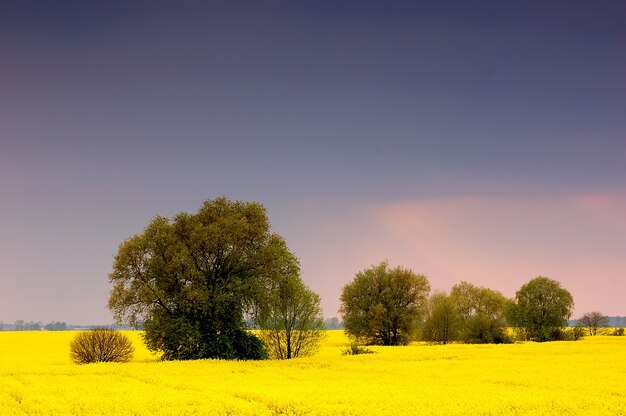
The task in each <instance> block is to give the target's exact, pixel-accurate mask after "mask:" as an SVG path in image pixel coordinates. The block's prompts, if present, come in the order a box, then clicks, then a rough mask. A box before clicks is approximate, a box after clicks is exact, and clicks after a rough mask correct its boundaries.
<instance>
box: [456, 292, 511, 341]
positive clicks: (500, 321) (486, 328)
mask: <svg viewBox="0 0 626 416" xmlns="http://www.w3.org/2000/svg"><path fill="white" fill-rule="evenodd" d="M450 297H451V298H452V299H453V301H454V302H455V305H456V308H457V310H458V311H459V316H460V321H461V322H460V339H461V340H462V341H464V342H468V343H478V344H484V343H495V344H500V343H508V342H511V340H510V339H509V337H508V336H507V334H506V325H507V324H506V319H505V311H506V310H507V308H508V307H509V305H510V303H511V300H510V299H508V298H507V297H505V296H504V295H502V293H500V292H498V291H496V290H492V289H489V288H485V287H478V286H475V285H473V284H471V283H468V282H461V283H459V284H457V285H455V286H454V287H453V288H452V291H451V292H450Z"/></svg>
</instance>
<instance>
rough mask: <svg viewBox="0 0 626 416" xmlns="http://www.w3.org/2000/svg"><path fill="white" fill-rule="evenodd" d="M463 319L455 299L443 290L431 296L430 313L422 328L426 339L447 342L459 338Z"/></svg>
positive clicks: (423, 336) (423, 337)
mask: <svg viewBox="0 0 626 416" xmlns="http://www.w3.org/2000/svg"><path fill="white" fill-rule="evenodd" d="M460 324H461V320H460V318H459V312H458V310H457V308H456V304H455V303H454V300H453V299H452V298H451V297H450V296H448V295H447V294H446V293H443V292H436V293H434V294H433V295H432V296H431V297H430V302H429V313H428V317H427V318H426V322H425V323H424V328H423V330H422V339H423V340H424V341H431V342H438V343H441V344H447V343H449V342H451V341H454V340H455V339H457V336H458V333H459V328H460Z"/></svg>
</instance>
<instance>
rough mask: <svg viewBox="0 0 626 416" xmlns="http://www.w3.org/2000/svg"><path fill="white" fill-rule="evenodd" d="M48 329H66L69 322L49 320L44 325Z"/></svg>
mask: <svg viewBox="0 0 626 416" xmlns="http://www.w3.org/2000/svg"><path fill="white" fill-rule="evenodd" d="M43 328H44V329H45V330H46V331H65V330H67V324H66V323H65V322H56V321H54V322H49V323H47V324H46V325H45V326H44V327H43Z"/></svg>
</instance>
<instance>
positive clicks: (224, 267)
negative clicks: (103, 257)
mask: <svg viewBox="0 0 626 416" xmlns="http://www.w3.org/2000/svg"><path fill="white" fill-rule="evenodd" d="M294 268H295V269H297V260H296V258H295V256H294V255H293V254H291V253H290V252H289V250H288V249H287V246H286V245H285V243H284V241H283V240H282V238H281V237H280V236H278V235H276V234H274V233H271V232H270V226H269V221H268V219H267V215H266V212H265V209H264V208H263V206H261V205H260V204H258V203H244V202H231V201H229V200H227V199H226V198H218V199H215V200H209V201H205V202H204V204H203V205H202V206H201V207H200V209H199V210H198V212H197V213H195V214H189V213H180V214H178V215H176V216H175V217H174V218H173V220H169V219H167V218H164V217H156V218H155V219H154V220H152V222H151V223H150V224H149V225H148V226H147V227H146V229H145V230H144V232H143V233H141V234H138V235H135V236H133V237H131V238H129V239H128V240H126V241H124V242H123V243H122V244H121V245H120V247H119V251H118V253H117V255H116V256H115V262H114V265H113V271H112V273H111V274H110V275H109V279H110V281H111V283H112V284H113V288H112V290H111V295H110V298H109V308H110V309H111V310H112V311H113V313H114V316H115V318H116V320H117V321H118V322H126V323H129V324H130V325H133V326H137V325H138V324H139V323H141V322H143V324H144V330H145V341H146V345H147V346H148V348H149V349H151V350H153V351H160V352H162V353H163V358H164V359H196V358H224V359H259V358H264V357H265V356H266V355H267V352H266V351H265V348H264V346H263V343H262V342H261V341H260V340H259V339H258V338H256V337H255V336H254V335H251V334H250V333H248V332H247V327H246V323H245V320H244V317H245V314H246V313H247V312H248V311H251V310H257V311H258V310H261V309H262V308H263V305H262V299H263V293H264V288H265V287H267V284H268V283H267V282H269V281H271V280H273V279H275V278H277V276H281V275H283V274H285V273H287V274H289V273H291V271H292V270H294Z"/></svg>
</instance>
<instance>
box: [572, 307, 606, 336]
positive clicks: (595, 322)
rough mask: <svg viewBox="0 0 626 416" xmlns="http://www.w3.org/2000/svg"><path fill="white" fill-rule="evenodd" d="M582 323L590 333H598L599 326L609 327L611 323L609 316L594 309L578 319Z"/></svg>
mask: <svg viewBox="0 0 626 416" xmlns="http://www.w3.org/2000/svg"><path fill="white" fill-rule="evenodd" d="M578 322H580V324H581V325H583V326H585V327H587V329H588V330H589V335H592V336H593V335H596V334H597V333H598V328H603V327H607V326H608V325H609V317H608V316H606V315H604V314H603V313H601V312H598V311H593V312H587V313H585V314H584V315H583V316H582V317H581V318H580V319H578Z"/></svg>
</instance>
